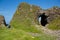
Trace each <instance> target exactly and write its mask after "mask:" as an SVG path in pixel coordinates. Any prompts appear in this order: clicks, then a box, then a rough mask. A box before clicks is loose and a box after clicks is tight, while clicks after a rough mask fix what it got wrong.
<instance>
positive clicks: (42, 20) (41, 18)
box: [38, 13, 48, 26]
mask: <svg viewBox="0 0 60 40" xmlns="http://www.w3.org/2000/svg"><path fill="white" fill-rule="evenodd" d="M47 17H48V16H46V15H45V13H42V14H41V15H39V17H38V20H39V24H41V25H42V26H45V25H46V24H47V23H48V22H47Z"/></svg>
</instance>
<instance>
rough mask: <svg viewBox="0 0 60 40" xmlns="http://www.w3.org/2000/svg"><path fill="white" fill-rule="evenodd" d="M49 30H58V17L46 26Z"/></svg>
mask: <svg viewBox="0 0 60 40" xmlns="http://www.w3.org/2000/svg"><path fill="white" fill-rule="evenodd" d="M48 28H49V29H52V30H60V17H58V18H56V19H55V20H53V21H52V22H51V23H50V24H49V25H48Z"/></svg>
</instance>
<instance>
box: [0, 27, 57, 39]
mask: <svg viewBox="0 0 60 40" xmlns="http://www.w3.org/2000/svg"><path fill="white" fill-rule="evenodd" d="M55 39H56V38H55V37H54V36H50V35H46V34H44V33H42V34H41V33H40V36H32V35H30V34H28V33H27V32H26V31H25V30H21V29H20V30H18V29H15V28H10V29H9V28H6V27H1V28H0V40H55Z"/></svg>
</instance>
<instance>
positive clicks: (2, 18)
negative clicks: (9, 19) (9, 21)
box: [0, 15, 6, 26]
mask: <svg viewBox="0 0 60 40" xmlns="http://www.w3.org/2000/svg"><path fill="white" fill-rule="evenodd" d="M1 25H2V26H6V22H5V18H4V16H1V15H0V26H1Z"/></svg>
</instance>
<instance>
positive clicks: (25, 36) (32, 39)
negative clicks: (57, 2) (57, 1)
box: [0, 3, 60, 40]
mask: <svg viewBox="0 0 60 40" xmlns="http://www.w3.org/2000/svg"><path fill="white" fill-rule="evenodd" d="M43 13H45V14H43ZM39 17H41V18H43V19H44V17H46V21H47V22H48V24H46V25H45V26H43V25H42V24H41V22H39V20H38V19H39ZM44 20H45V19H44ZM44 20H43V21H44ZM39 23H40V24H39ZM43 23H44V22H43ZM59 24H60V8H59V7H52V8H50V9H47V10H44V9H42V8H40V7H39V6H36V5H30V4H28V3H21V4H19V6H18V8H17V10H16V12H15V14H14V15H13V18H12V20H11V22H10V25H11V28H6V27H1V28H0V32H1V33H0V40H60V25H59Z"/></svg>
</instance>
